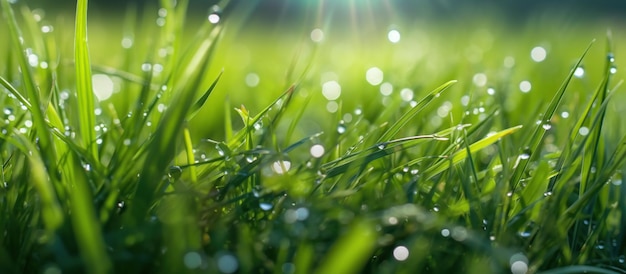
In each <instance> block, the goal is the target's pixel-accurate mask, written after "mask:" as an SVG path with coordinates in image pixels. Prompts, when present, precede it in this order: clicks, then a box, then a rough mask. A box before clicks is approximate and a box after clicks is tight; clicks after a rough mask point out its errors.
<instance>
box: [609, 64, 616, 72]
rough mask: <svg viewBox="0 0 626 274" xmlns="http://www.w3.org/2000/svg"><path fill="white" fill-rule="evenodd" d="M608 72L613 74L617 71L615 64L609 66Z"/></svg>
mask: <svg viewBox="0 0 626 274" xmlns="http://www.w3.org/2000/svg"><path fill="white" fill-rule="evenodd" d="M609 72H610V73H611V74H615V73H617V66H615V65H611V67H610V68H609Z"/></svg>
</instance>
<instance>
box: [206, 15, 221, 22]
mask: <svg viewBox="0 0 626 274" xmlns="http://www.w3.org/2000/svg"><path fill="white" fill-rule="evenodd" d="M208 19H209V22H210V23H211V24H217V23H219V22H220V16H219V14H217V13H211V14H209V17H208Z"/></svg>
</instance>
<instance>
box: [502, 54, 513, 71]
mask: <svg viewBox="0 0 626 274" xmlns="http://www.w3.org/2000/svg"><path fill="white" fill-rule="evenodd" d="M503 63H504V66H505V67H506V68H512V67H513V66H515V58H514V57H512V56H507V57H505V58H504V62H503Z"/></svg>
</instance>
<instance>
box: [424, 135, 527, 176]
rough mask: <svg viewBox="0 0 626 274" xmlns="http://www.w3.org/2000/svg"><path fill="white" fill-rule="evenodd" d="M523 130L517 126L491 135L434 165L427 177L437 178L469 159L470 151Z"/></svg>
mask: <svg viewBox="0 0 626 274" xmlns="http://www.w3.org/2000/svg"><path fill="white" fill-rule="evenodd" d="M521 128H522V126H516V127H512V128H508V129H505V130H502V131H499V132H496V133H495V134H493V135H489V136H487V137H485V138H483V139H482V140H480V141H478V142H475V143H473V144H471V145H470V146H469V148H468V149H462V150H459V151H457V152H456V153H454V155H452V156H451V157H450V159H442V160H441V161H439V162H437V163H435V164H434V165H432V166H431V167H429V168H428V169H427V170H426V171H424V173H425V174H427V175H426V176H427V178H428V179H431V178H433V177H435V176H436V175H438V174H439V173H441V172H444V171H446V170H447V169H448V168H449V167H448V165H450V164H452V165H455V164H457V163H459V162H461V161H462V160H464V159H465V158H467V156H468V150H469V151H470V152H472V153H474V152H477V151H479V150H481V149H484V148H486V147H487V146H489V145H491V144H493V143H495V142H497V141H498V140H500V138H502V137H504V136H507V135H509V134H512V133H514V132H516V131H518V130H519V129H521Z"/></svg>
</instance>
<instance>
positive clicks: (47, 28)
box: [41, 25, 54, 33]
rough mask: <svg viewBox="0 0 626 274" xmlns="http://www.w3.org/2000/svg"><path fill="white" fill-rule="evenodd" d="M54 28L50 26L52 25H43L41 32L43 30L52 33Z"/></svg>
mask: <svg viewBox="0 0 626 274" xmlns="http://www.w3.org/2000/svg"><path fill="white" fill-rule="evenodd" d="M53 30H54V28H53V27H52V26H50V25H44V26H41V32H43V33H50V32H52V31H53Z"/></svg>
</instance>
